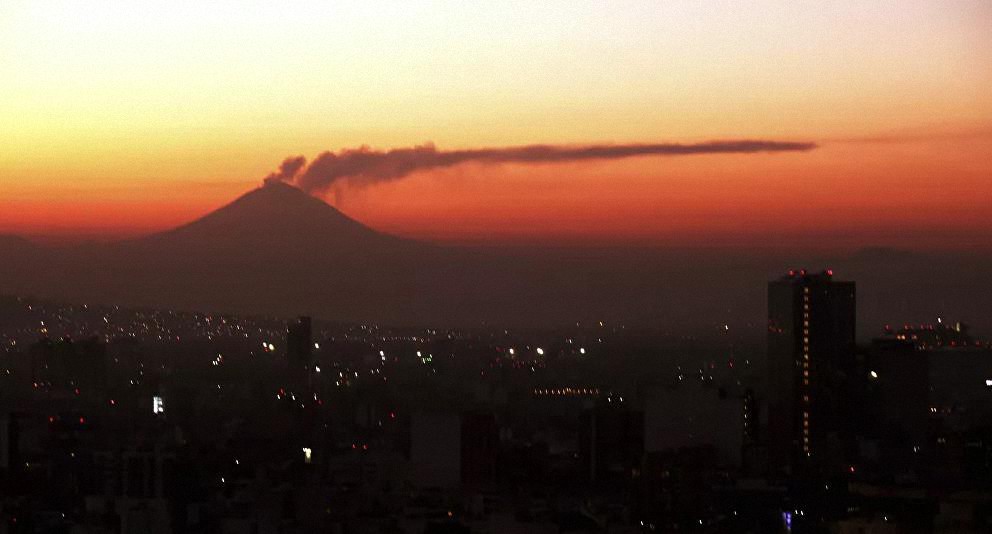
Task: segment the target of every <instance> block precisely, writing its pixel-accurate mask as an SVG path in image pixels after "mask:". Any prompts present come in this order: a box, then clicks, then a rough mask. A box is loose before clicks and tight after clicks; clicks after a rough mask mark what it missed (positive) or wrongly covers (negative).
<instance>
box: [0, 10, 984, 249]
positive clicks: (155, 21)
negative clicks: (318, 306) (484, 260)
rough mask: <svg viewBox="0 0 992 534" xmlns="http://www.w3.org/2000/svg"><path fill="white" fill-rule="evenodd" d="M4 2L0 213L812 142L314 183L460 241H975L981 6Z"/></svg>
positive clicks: (141, 220)
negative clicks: (646, 146)
mask: <svg viewBox="0 0 992 534" xmlns="http://www.w3.org/2000/svg"><path fill="white" fill-rule="evenodd" d="M202 4H204V3H202V2H199V3H198V2H185V3H184V2H178V3H170V4H169V5H168V6H165V5H163V6H158V7H148V6H128V7H121V6H120V4H119V3H116V2H92V3H90V2H87V3H85V5H84V4H79V5H65V4H64V3H59V2H28V1H22V0H12V1H9V2H4V3H3V4H2V5H0V77H2V80H3V83H2V84H0V232H9V233H18V234H30V235H36V236H39V235H47V236H51V235H57V236H67V235H68V236H90V237H92V236H120V235H135V234H140V233H144V232H151V231H155V230H158V229H164V228H167V227H170V226H173V225H176V224H180V223H182V222H186V221H188V220H190V219H192V218H195V217H197V216H199V215H201V214H203V213H205V212H207V211H209V210H210V209H213V208H215V207H217V206H219V205H221V204H223V203H225V202H227V201H229V200H230V199H232V198H234V197H235V196H237V195H238V194H241V193H243V192H245V191H246V190H248V189H250V188H251V187H254V186H255V185H256V184H258V183H259V182H260V180H261V178H262V177H263V176H265V175H266V174H267V173H268V172H270V171H271V170H273V169H274V168H275V166H276V165H277V164H278V163H279V162H280V161H281V160H282V158H283V157H285V156H287V155H295V154H303V155H306V156H308V157H313V156H314V155H316V154H317V153H319V152H321V151H323V150H338V149H341V148H346V147H355V146H359V145H363V144H367V145H371V146H374V147H378V148H383V149H388V148H392V147H405V146H412V145H415V144H420V143H423V142H426V141H433V142H435V143H436V144H437V145H438V147H439V148H441V149H455V148H476V147H487V146H513V145H520V144H531V143H547V144H559V143H562V144H589V143H649V142H698V141H704V140H710V139H737V138H762V139H776V140H786V141H814V142H817V143H820V145H821V147H820V148H819V149H817V150H814V151H812V152H803V153H777V154H745V155H706V156H688V157H639V158H631V159H626V160H615V161H601V162H579V163H568V164H555V165H500V166H481V165H476V164H466V165H461V166H458V167H454V168H450V169H445V170H440V171H431V172H424V173H420V174H416V175H414V176H412V177H410V178H408V179H406V180H402V181H398V182H394V183H390V184H385V185H378V186H375V187H369V188H366V189H361V190H347V191H344V192H343V193H342V194H341V195H340V196H338V197H334V196H333V195H332V196H331V197H330V198H329V200H330V201H331V202H332V203H335V204H336V205H338V206H339V207H340V208H341V209H343V210H344V211H345V212H346V213H348V214H349V215H351V216H353V217H355V218H357V219H359V220H361V221H363V222H365V223H367V224H369V225H371V226H373V227H376V228H379V229H382V230H385V231H389V232H394V233H398V234H402V235H407V236H413V237H419V238H425V239H439V240H447V241H455V242H491V243H507V242H529V243H570V244H574V243H597V244H600V243H618V242H637V243H659V244H704V245H708V244H716V245H722V244H747V245H749V246H751V245H754V244H763V243H765V244H767V243H769V242H771V244H783V243H786V244H788V243H793V242H797V243H798V242H808V240H809V239H810V238H813V237H815V240H816V242H817V243H821V244H823V245H825V246H843V247H847V246H864V245H882V244H896V245H899V246H912V245H917V246H921V247H927V248H931V247H939V248H947V247H950V248H964V247H973V246H977V245H981V246H988V245H992V216H989V215H988V213H987V203H988V202H987V199H989V198H992V157H989V154H992V91H990V90H989V87H992V37H990V36H992V4H989V3H988V2H987V1H984V0H976V1H956V2H922V1H911V0H900V1H892V2H884V1H880V2H871V3H868V4H870V5H861V3H839V2H838V3H825V4H824V3H822V2H820V3H804V2H768V1H763V2H753V3H747V4H738V3H732V2H706V3H700V2H666V3H663V4H659V3H657V2H644V3H638V2H630V3H623V4H609V3H589V4H585V3H575V2H548V3H540V4H541V5H540V6H537V5H535V4H536V3H515V2H500V3H492V4H490V5H484V6H468V5H466V4H464V3H458V2H450V3H443V2H442V3H420V2H418V3H404V4H387V5H368V4H367V3H354V4H348V3H333V4H334V5H327V4H330V3H326V2H312V3H306V2H303V3H300V4H295V5H294V6H293V8H292V9H289V8H287V7H285V6H283V5H281V4H275V3H273V4H251V5H248V6H245V5H244V4H241V3H235V2H230V3H225V2H211V3H209V4H210V5H202Z"/></svg>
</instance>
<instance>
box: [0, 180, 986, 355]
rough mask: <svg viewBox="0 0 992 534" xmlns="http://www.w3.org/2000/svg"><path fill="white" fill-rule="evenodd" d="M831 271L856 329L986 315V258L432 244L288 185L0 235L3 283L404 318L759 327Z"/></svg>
mask: <svg viewBox="0 0 992 534" xmlns="http://www.w3.org/2000/svg"><path fill="white" fill-rule="evenodd" d="M828 266H829V267H833V269H834V270H835V271H836V272H837V273H838V276H840V277H841V278H844V279H853V280H855V281H857V282H858V303H859V330H860V331H861V332H862V335H871V334H873V333H876V332H877V331H878V328H879V327H880V326H881V325H882V324H884V323H887V322H894V323H899V322H903V321H918V320H923V319H929V318H932V317H933V316H934V315H936V314H944V315H945V316H951V317H955V318H960V319H962V320H966V321H968V322H971V323H972V324H974V325H975V327H976V331H978V332H979V333H981V332H983V331H984V330H983V327H984V328H987V327H988V326H992V312H990V311H989V309H988V308H987V306H986V305H985V304H986V303H987V302H990V301H992V288H990V285H989V284H988V280H989V277H990V275H992V259H990V256H989V255H988V254H970V255H969V254H962V253H959V254H936V253H930V254H919V253H908V252H902V251H898V252H892V251H888V250H885V249H873V250H870V251H868V252H861V253H855V254H853V255H846V256H838V255H833V256H826V255H818V254H817V255H813V254H802V253H799V252H796V251H791V250H787V249H778V250H771V251H758V252H755V251H748V250H743V249H732V248H728V249H710V250H702V249H649V248H631V247H626V248H625V247H618V248H555V249H548V250H544V249H539V248H519V249H508V248H492V249H484V248H452V247H441V246H436V245H432V244H428V243H422V242H417V241H412V240H407V239H401V238H398V237H394V236H390V235H386V234H383V233H380V232H377V231H375V230H373V229H370V228H368V227H366V226H364V225H362V224H361V223H359V222H357V221H355V220H353V219H351V218H349V217H347V216H346V215H344V214H342V213H341V212H340V211H338V210H337V209H335V208H334V207H332V206H330V205H328V204H327V203H325V202H323V201H321V200H319V199H317V198H314V197H311V196H309V195H307V194H306V193H304V192H302V191H300V190H298V189H296V188H294V187H292V186H289V185H286V184H271V185H268V186H264V187H260V188H258V189H255V190H253V191H251V192H249V193H247V194H245V195H243V196H241V197H240V198H238V199H237V200H235V201H234V202H231V203H230V204H228V205H226V206H223V207H221V208H219V209H217V210H216V211H214V212H212V213H210V214H207V215H206V216H204V217H202V218H200V219H197V220H195V221H193V222H191V223H189V224H186V225H183V226H180V227H178V228H175V229H173V230H170V231H166V232H162V233H158V234H154V235H150V236H147V237H143V238H139V239H133V240H128V241H122V242H117V243H110V244H89V245H79V246H73V247H41V246H37V245H34V244H32V243H29V242H27V241H25V240H23V239H20V238H12V237H0V292H4V293H13V294H23V295H35V296H40V297H49V298H54V299H60V300H67V301H72V302H94V303H105V304H122V305H129V306H150V307H168V308H176V309H186V310H214V311H232V312H242V313H246V312H247V313H264V314H278V315H287V316H289V315H297V314H311V315H315V316H318V317H321V318H326V319H339V320H346V321H377V322H383V323H396V324H414V325H427V324H434V325H450V324H454V325H459V324H460V325H464V324H478V323H479V322H482V321H488V322H496V323H501V324H506V325H511V326H526V325H535V326H536V325H549V324H563V323H571V322H574V321H578V320H582V321H587V320H599V319H607V320H614V319H619V320H623V321H625V322H627V323H629V324H640V325H647V326H655V327H662V328H665V329H670V330H672V331H673V332H676V331H679V330H680V329H683V328H687V327H688V328H710V327H715V325H721V326H722V325H723V324H725V323H726V324H733V325H735V326H738V327H744V328H747V329H749V331H752V332H753V333H754V335H756V336H761V335H763V331H764V329H763V324H764V322H765V298H766V295H765V291H766V286H765V284H766V282H767V281H768V280H770V279H773V278H776V277H778V276H780V275H781V273H782V272H784V271H785V270H787V269H789V268H793V267H795V268H799V267H806V268H810V269H816V268H822V267H828Z"/></svg>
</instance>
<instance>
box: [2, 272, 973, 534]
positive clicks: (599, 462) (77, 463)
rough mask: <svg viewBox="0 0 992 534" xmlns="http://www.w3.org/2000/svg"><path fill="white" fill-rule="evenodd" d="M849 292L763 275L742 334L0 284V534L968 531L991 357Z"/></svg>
mask: <svg viewBox="0 0 992 534" xmlns="http://www.w3.org/2000/svg"><path fill="white" fill-rule="evenodd" d="M755 283H757V284H760V283H762V281H760V280H756V281H755ZM856 302H857V301H856V291H855V282H854V281H841V280H840V279H839V278H835V275H834V273H833V272H832V271H829V270H827V271H822V272H812V271H809V272H807V271H805V270H792V271H788V272H787V273H786V274H784V275H783V276H782V277H781V278H779V279H776V280H773V281H770V282H768V323H767V340H766V341H765V340H762V339H760V338H761V334H760V333H761V326H760V325H755V329H754V331H753V332H739V331H736V330H737V329H736V328H731V327H730V326H729V325H719V324H715V325H713V327H712V328H711V329H710V330H708V331H704V332H693V333H680V332H671V331H665V330H664V329H662V328H660V327H659V329H656V330H651V329H645V328H633V327H627V326H625V325H624V324H617V323H613V322H606V321H604V322H594V323H590V324H585V323H576V324H574V325H572V326H570V327H568V328H559V329H547V330H533V331H525V330H506V329H498V328H491V329H485V328H478V329H474V330H468V329H458V330H454V329H452V330H440V329H432V328H419V329H418V328H387V327H384V326H380V325H374V324H353V325H349V324H338V323H326V322H321V321H319V320H316V319H311V318H310V317H299V318H291V319H287V318H276V317H247V316H234V315H223V314H207V313H182V312H173V311H166V310H151V309H145V310H141V309H125V308H123V307H122V308H118V307H105V306H95V305H87V304H84V303H56V302H52V301H45V300H40V299H32V298H26V297H15V296H8V297H2V298H0V348H2V352H0V481H2V485H0V495H2V501H0V517H2V526H0V532H3V533H15V532H66V533H76V532H101V533H102V532H106V533H118V532H119V533H145V532H150V533H172V532H177V533H178V532H204V533H206V532H219V533H220V532H223V533H259V534H261V533H297V532H301V533H302V532H330V533H342V534H343V533H359V532H362V533H364V532H371V533H394V532H395V533H401V532H411V533H421V532H423V533H446V532H466V533H467V532H473V533H502V532H506V533H516V532H520V533H529V532H533V533H544V532H753V533H774V532H784V533H788V532H793V533H800V532H832V533H888V532H892V533H895V532H955V533H960V532H988V531H989V530H990V529H992V346H990V344H989V343H988V342H987V341H984V340H981V339H975V338H974V337H972V336H971V335H970V334H969V331H968V327H967V325H965V324H963V323H961V322H958V320H957V319H956V318H946V317H935V318H934V320H933V322H932V323H930V324H891V325H878V327H877V336H876V337H875V338H874V339H871V340H870V342H860V343H859V342H857V340H856V338H855V311H856V305H857V304H856ZM897 319H898V318H893V320H897Z"/></svg>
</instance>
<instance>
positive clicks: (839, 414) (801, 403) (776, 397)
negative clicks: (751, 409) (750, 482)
mask: <svg viewBox="0 0 992 534" xmlns="http://www.w3.org/2000/svg"><path fill="white" fill-rule="evenodd" d="M854 336H855V287H854V282H840V281H836V280H834V278H833V272H832V271H829V270H827V271H824V272H822V273H818V274H812V273H808V272H806V271H805V270H799V271H789V273H788V274H787V275H786V276H783V277H782V278H780V279H778V280H774V281H772V282H769V284H768V367H769V392H768V400H769V403H768V404H769V406H768V439H769V452H770V453H771V458H770V459H771V467H772V468H773V469H783V470H785V471H786V472H796V471H797V470H802V469H803V468H805V467H811V466H819V467H821V468H829V467H830V466H835V465H840V463H841V462H843V460H844V458H845V455H846V454H845V453H846V446H847V442H848V438H849V431H848V429H849V428H850V423H851V422H850V420H849V415H850V414H851V413H852V411H851V406H849V402H850V399H851V397H850V395H848V393H849V392H848V388H849V386H850V384H851V380H850V379H851V377H853V376H854V373H855V372H856V365H857V364H856V356H855V350H854V349H855V347H854Z"/></svg>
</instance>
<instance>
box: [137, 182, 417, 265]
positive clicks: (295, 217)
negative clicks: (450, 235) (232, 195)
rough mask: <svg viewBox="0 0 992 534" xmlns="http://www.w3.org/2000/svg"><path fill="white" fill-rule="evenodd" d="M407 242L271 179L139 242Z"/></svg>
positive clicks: (230, 246)
mask: <svg viewBox="0 0 992 534" xmlns="http://www.w3.org/2000/svg"><path fill="white" fill-rule="evenodd" d="M409 243H410V242H409V241H405V240H402V239H400V238H397V237H393V236H390V235H386V234H382V233H379V232H376V231H374V230H372V229H370V228H368V227H367V226H364V225H363V224H361V223H359V222H358V221H356V220H354V219H352V218H350V217H348V216H347V215H345V214H343V213H341V212H340V211H338V210H337V209H336V208H334V207H333V206H330V205H329V204H327V203H326V202H323V201H321V200H319V199H317V198H314V197H312V196H310V195H308V194H307V193H304V192H303V191H301V190H299V189H297V188H295V187H293V186H291V185H287V184H284V183H269V184H266V185H264V186H262V187H259V188H258V189H255V190H254V191H251V192H249V193H246V194H245V195H242V196H241V197H239V198H238V199H237V200H235V201H234V202H231V203H230V204H228V205H226V206H223V207H221V208H220V209H217V210H216V211H213V212H211V213H209V214H207V215H206V216H204V217H201V218H200V219H197V220H195V221H193V222H191V223H189V224H185V225H183V226H180V227H178V228H175V229H173V230H169V231H167V232H163V233H159V234H155V235H152V236H149V237H145V238H142V239H139V240H136V242H135V243H133V244H138V245H142V246H181V247H194V248H202V247H221V248H223V249H227V250H239V249H242V248H244V249H245V250H247V249H248V248H250V249H251V250H252V251H253V252H254V253H257V252H258V251H259V250H261V249H262V247H275V248H278V249H283V250H282V251H283V252H285V249H295V248H297V247H313V246H333V247H348V248H352V247H357V248H365V249H367V248H370V247H373V248H381V247H390V246H398V245H402V244H409Z"/></svg>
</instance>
